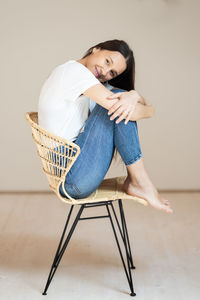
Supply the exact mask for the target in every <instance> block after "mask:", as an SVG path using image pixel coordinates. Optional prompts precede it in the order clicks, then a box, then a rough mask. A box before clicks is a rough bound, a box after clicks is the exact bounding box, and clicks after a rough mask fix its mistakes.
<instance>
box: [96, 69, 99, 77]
mask: <svg viewBox="0 0 200 300" xmlns="http://www.w3.org/2000/svg"><path fill="white" fill-rule="evenodd" d="M95 73H96V77H99V72H98V70H97V67H95Z"/></svg>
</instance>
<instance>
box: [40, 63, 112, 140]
mask: <svg viewBox="0 0 200 300" xmlns="http://www.w3.org/2000/svg"><path fill="white" fill-rule="evenodd" d="M99 83H100V81H99V80H98V79H97V78H96V77H95V76H94V74H93V73H92V72H91V71H90V70H89V69H88V68H86V67H85V66H84V65H82V64H81V63H79V62H77V61H75V60H69V61H67V62H66V63H64V64H62V65H59V66H57V67H56V68H55V69H54V70H53V71H52V72H51V74H50V76H49V77H48V78H47V79H46V81H45V83H44V84H43V86H42V89H41V92H40V96H39V103H38V123H39V125H40V126H41V127H42V128H44V129H46V130H48V131H50V132H52V133H54V134H56V135H58V136H60V137H62V138H65V139H67V140H69V141H75V140H76V138H77V137H78V135H79V132H80V129H81V128H82V126H83V125H84V124H85V121H86V120H87V118H88V115H89V110H90V111H92V110H93V108H94V106H95V104H96V103H95V102H94V101H93V100H92V99H90V98H88V97H87V96H85V95H81V94H82V93H83V92H84V91H86V90H87V89H88V88H90V87H92V86H93V85H96V84H99ZM106 87H107V88H109V89H110V90H111V89H112V88H113V87H112V86H111V85H109V84H107V85H106Z"/></svg>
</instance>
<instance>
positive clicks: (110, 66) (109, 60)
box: [79, 48, 127, 82]
mask: <svg viewBox="0 0 200 300" xmlns="http://www.w3.org/2000/svg"><path fill="white" fill-rule="evenodd" d="M79 62H82V63H83V64H84V65H85V66H86V67H87V68H88V69H89V70H90V71H91V72H92V73H93V74H94V75H95V77H97V78H98V79H99V81H100V82H105V81H107V80H111V79H113V78H114V77H117V76H118V75H120V74H121V73H123V72H124V71H125V70H126V67H127V65H126V60H125V58H124V56H123V55H122V54H121V53H120V52H118V51H110V50H104V49H103V50H101V49H99V48H93V51H92V53H91V54H90V55H88V56H86V57H85V58H83V59H81V60H80V61H79Z"/></svg>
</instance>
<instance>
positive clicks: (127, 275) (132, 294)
mask: <svg viewBox="0 0 200 300" xmlns="http://www.w3.org/2000/svg"><path fill="white" fill-rule="evenodd" d="M106 208H107V211H108V215H109V218H110V222H111V225H112V229H113V232H114V236H115V240H116V243H117V247H118V250H119V253H120V257H121V260H122V263H123V266H124V271H125V274H126V277H127V280H128V283H129V287H130V290H131V293H130V295H131V296H136V293H135V292H134V288H133V281H132V274H131V268H130V258H129V252H128V247H127V241H126V238H124V239H122V240H123V241H124V246H125V252H126V260H127V266H128V270H127V267H126V264H125V262H124V257H123V254H122V251H121V247H120V244H119V241H118V237H117V234H116V230H115V227H114V224H113V220H112V216H111V214H110V210H109V207H108V204H106ZM120 214H121V207H120ZM122 218H123V217H122ZM122 231H123V236H124V237H126V235H125V229H124V222H122Z"/></svg>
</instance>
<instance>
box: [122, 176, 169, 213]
mask: <svg viewBox="0 0 200 300" xmlns="http://www.w3.org/2000/svg"><path fill="white" fill-rule="evenodd" d="M122 188H123V191H124V192H125V193H127V194H128V195H132V196H136V197H139V198H142V199H145V200H146V201H147V202H148V203H149V204H150V205H152V206H153V207H155V208H157V209H160V210H164V211H165V212H167V213H173V210H172V209H171V207H170V203H169V201H168V200H167V199H164V198H162V197H161V196H160V195H159V194H158V192H157V190H156V189H155V187H154V186H153V184H152V183H151V182H150V180H146V181H145V180H144V182H143V183H142V181H141V182H140V183H139V182H138V181H133V180H130V177H129V176H127V178H126V180H125V181H124V184H123V187H122Z"/></svg>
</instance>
